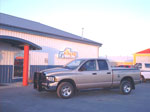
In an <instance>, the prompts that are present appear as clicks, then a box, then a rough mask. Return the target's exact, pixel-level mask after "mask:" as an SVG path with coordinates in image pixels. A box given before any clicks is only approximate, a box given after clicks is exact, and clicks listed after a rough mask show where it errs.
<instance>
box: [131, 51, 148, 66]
mask: <svg viewBox="0 0 150 112" xmlns="http://www.w3.org/2000/svg"><path fill="white" fill-rule="evenodd" d="M136 63H150V48H148V49H145V50H143V51H139V52H137V53H135V54H134V59H133V64H136Z"/></svg>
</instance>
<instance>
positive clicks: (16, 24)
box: [0, 13, 102, 46]
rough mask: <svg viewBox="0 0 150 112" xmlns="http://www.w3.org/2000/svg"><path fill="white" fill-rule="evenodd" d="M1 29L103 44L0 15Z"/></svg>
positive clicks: (39, 24)
mask: <svg viewBox="0 0 150 112" xmlns="http://www.w3.org/2000/svg"><path fill="white" fill-rule="evenodd" d="M0 28H3V29H9V30H15V31H19V32H25V33H32V34H36V35H42V36H48V37H52V38H58V39H63V40H69V41H75V42H80V43H86V44H92V45H97V46H101V45H102V44H101V43H98V42H95V41H92V40H90V39H86V38H83V37H80V36H77V35H74V34H71V33H68V32H65V31H62V30H59V29H56V28H53V27H51V26H47V25H44V24H41V23H38V22H34V21H31V20H27V19H23V18H19V17H15V16H11V15H7V14H4V13H0Z"/></svg>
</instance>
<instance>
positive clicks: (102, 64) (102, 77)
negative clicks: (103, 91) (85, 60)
mask: <svg viewBox="0 0 150 112" xmlns="http://www.w3.org/2000/svg"><path fill="white" fill-rule="evenodd" d="M97 64H98V72H97V78H96V79H95V80H96V81H95V82H96V83H97V84H98V86H99V87H110V86H111V84H112V70H111V69H110V68H109V66H108V63H107V61H106V60H102V59H99V60H97Z"/></svg>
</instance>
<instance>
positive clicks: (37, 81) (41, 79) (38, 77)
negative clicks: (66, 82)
mask: <svg viewBox="0 0 150 112" xmlns="http://www.w3.org/2000/svg"><path fill="white" fill-rule="evenodd" d="M57 84H58V82H54V83H51V82H49V81H48V80H46V76H45V75H44V74H43V73H38V72H35V73H34V80H33V88H34V89H37V90H38V91H56V89H57Z"/></svg>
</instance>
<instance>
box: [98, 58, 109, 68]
mask: <svg viewBox="0 0 150 112" xmlns="http://www.w3.org/2000/svg"><path fill="white" fill-rule="evenodd" d="M98 67H99V70H108V64H107V62H106V61H105V60H98Z"/></svg>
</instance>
